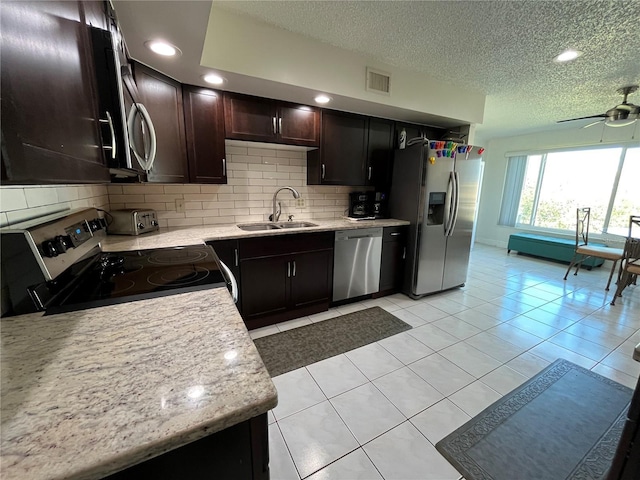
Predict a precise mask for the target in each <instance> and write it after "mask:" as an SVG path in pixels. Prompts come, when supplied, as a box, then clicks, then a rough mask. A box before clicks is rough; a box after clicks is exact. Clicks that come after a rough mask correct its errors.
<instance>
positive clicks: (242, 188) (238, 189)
mask: <svg viewBox="0 0 640 480" xmlns="http://www.w3.org/2000/svg"><path fill="white" fill-rule="evenodd" d="M233 193H248V194H249V195H252V194H256V193H258V194H259V193H262V187H255V186H252V187H250V186H248V185H235V186H234V187H233Z"/></svg>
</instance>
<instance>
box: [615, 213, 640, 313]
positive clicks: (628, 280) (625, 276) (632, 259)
mask: <svg viewBox="0 0 640 480" xmlns="http://www.w3.org/2000/svg"><path fill="white" fill-rule="evenodd" d="M638 220H639V221H640V217H638ZM621 270H622V271H621V274H620V278H619V279H618V288H616V294H615V295H614V296H613V298H612V299H611V305H615V304H616V298H618V297H621V296H622V291H623V290H624V289H625V288H627V287H628V286H629V285H631V284H633V285H635V284H636V281H637V278H638V275H640V238H633V237H628V238H627V240H626V242H625V244H624V257H623V259H622V269H621Z"/></svg>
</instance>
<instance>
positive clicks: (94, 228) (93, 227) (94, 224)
mask: <svg viewBox="0 0 640 480" xmlns="http://www.w3.org/2000/svg"><path fill="white" fill-rule="evenodd" d="M89 228H90V229H91V231H92V232H95V231H97V230H102V225H101V224H100V219H99V218H96V219H94V220H91V221H90V222H89Z"/></svg>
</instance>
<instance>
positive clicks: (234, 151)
mask: <svg viewBox="0 0 640 480" xmlns="http://www.w3.org/2000/svg"><path fill="white" fill-rule="evenodd" d="M225 152H226V155H227V157H228V156H229V155H246V154H247V147H233V146H231V145H227V146H225Z"/></svg>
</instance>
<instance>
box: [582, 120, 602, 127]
mask: <svg viewBox="0 0 640 480" xmlns="http://www.w3.org/2000/svg"><path fill="white" fill-rule="evenodd" d="M601 123H602V120H598V121H597V122H591V123H589V124H587V125H585V126H584V127H582V128H589V127H593V126H594V125H599V124H601Z"/></svg>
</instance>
